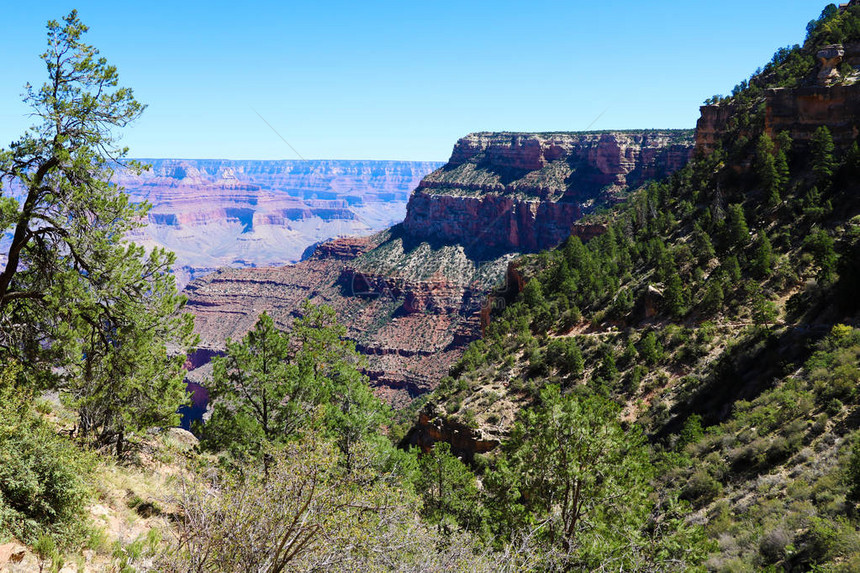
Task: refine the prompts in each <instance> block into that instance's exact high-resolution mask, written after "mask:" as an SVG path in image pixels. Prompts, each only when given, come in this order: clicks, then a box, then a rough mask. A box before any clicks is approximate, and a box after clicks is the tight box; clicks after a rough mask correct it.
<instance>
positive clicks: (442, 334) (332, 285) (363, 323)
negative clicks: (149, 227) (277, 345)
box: [185, 233, 484, 406]
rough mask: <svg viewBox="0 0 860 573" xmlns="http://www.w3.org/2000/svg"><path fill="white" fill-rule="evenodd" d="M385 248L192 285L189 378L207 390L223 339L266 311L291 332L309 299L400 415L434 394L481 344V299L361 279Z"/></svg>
mask: <svg viewBox="0 0 860 573" xmlns="http://www.w3.org/2000/svg"><path fill="white" fill-rule="evenodd" d="M383 241H388V242H389V243H394V242H395V241H394V240H393V239H392V238H391V236H390V233H387V234H383V235H381V236H374V237H368V238H364V239H337V240H334V241H331V242H326V243H323V244H322V245H320V246H319V247H317V249H316V251H315V253H314V255H313V256H311V257H310V258H309V259H308V260H305V261H302V262H299V263H297V264H295V265H289V266H283V267H270V268H258V269H221V270H219V271H218V272H215V273H212V274H210V275H207V276H205V277H202V278H200V279H197V280H195V281H192V282H191V283H190V284H189V285H188V287H187V288H186V291H185V292H186V294H187V295H188V297H189V302H188V309H189V310H190V311H191V312H192V313H193V314H194V315H195V327H196V330H197V332H198V333H199V334H200V335H201V348H200V350H199V351H198V352H197V353H195V355H193V356H192V357H191V360H190V361H189V366H193V367H194V369H193V370H192V371H191V372H190V373H189V379H190V380H192V381H194V382H204V383H205V381H206V376H207V375H208V373H209V371H208V369H207V367H208V364H207V362H208V360H209V358H211V356H212V355H213V354H215V353H217V352H218V351H220V350H222V349H223V348H224V341H225V340H226V339H227V338H228V337H231V338H233V339H238V338H240V337H242V336H244V335H245V333H247V332H248V331H249V330H250V329H251V328H253V326H254V323H255V322H256V320H257V318H258V317H259V315H260V314H261V313H262V312H263V311H266V312H268V313H269V314H270V315H271V316H272V318H273V319H274V320H275V323H276V324H277V325H278V326H279V327H281V328H284V329H289V328H290V325H291V324H292V321H293V320H295V318H296V317H297V316H298V311H299V308H300V305H301V303H302V301H304V300H305V299H309V300H310V301H311V302H313V303H315V304H328V305H330V306H332V307H334V309H335V310H336V312H337V316H338V320H339V321H340V322H341V323H342V324H343V325H345V326H346V328H347V336H348V337H349V338H350V339H352V340H354V341H355V342H356V347H357V349H358V350H359V351H360V352H361V353H362V354H364V355H365V356H366V357H367V360H368V366H367V368H366V370H365V373H366V374H367V375H368V376H369V378H370V380H371V383H372V384H373V385H374V386H375V387H376V389H377V393H378V394H379V395H380V396H381V397H383V398H385V399H386V400H388V401H389V402H391V403H392V404H395V405H400V406H402V405H405V404H407V403H408V402H409V400H411V399H412V398H414V397H415V396H418V395H420V394H423V393H426V392H428V391H430V390H432V389H433V388H434V387H435V385H436V383H437V382H438V380H439V379H440V378H442V377H443V376H444V375H445V374H447V371H448V368H449V367H450V366H451V364H452V363H453V362H454V361H455V360H457V359H458V358H459V356H460V354H461V352H462V348H463V347H464V346H465V345H466V344H468V343H469V342H471V341H472V340H474V339H475V338H476V337H477V336H478V333H479V328H478V321H479V317H478V311H479V306H480V304H481V301H482V298H481V295H482V294H483V292H484V291H483V290H481V288H479V287H473V286H471V285H469V284H466V283H464V282H456V281H453V280H447V279H445V278H442V276H441V274H439V273H438V272H437V273H435V274H436V277H435V278H433V277H432V276H431V277H430V278H428V279H426V280H422V279H416V278H413V279H406V278H404V277H403V276H397V275H396V273H390V274H387V275H383V274H371V273H366V272H364V271H363V270H361V269H362V268H363V264H366V261H365V262H364V263H362V261H360V259H361V257H362V255H364V254H372V251H373V247H374V246H378V245H379V244H380V243H381V242H383ZM463 260H465V259H463ZM198 357H200V359H199V360H198Z"/></svg>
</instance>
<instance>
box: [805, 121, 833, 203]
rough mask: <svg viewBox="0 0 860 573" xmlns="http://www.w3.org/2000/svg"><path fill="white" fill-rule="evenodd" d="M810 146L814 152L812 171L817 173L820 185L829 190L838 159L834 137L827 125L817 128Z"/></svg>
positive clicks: (816, 176) (812, 152)
mask: <svg viewBox="0 0 860 573" xmlns="http://www.w3.org/2000/svg"><path fill="white" fill-rule="evenodd" d="M809 147H810V152H811V154H812V172H813V173H814V174H815V178H816V181H817V183H818V186H819V187H820V188H821V189H824V190H827V189H829V188H830V183H831V181H832V179H833V172H834V170H835V169H836V161H835V159H834V158H833V151H834V149H835V147H834V145H833V137H832V136H831V135H830V130H829V129H827V126H825V125H822V126H821V127H819V128H818V129H816V130H815V133H814V134H813V135H812V140H811V141H810V142H809Z"/></svg>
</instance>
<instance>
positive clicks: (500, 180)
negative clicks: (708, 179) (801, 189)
mask: <svg viewBox="0 0 860 573" xmlns="http://www.w3.org/2000/svg"><path fill="white" fill-rule="evenodd" d="M692 150H693V140H692V133H690V132H688V131H645V132H610V133H549V134H521V133H473V134H470V135H468V136H466V137H464V138H462V139H461V140H460V141H458V142H457V145H456V146H455V147H454V152H453V153H452V155H451V159H450V161H449V162H448V163H447V164H446V165H444V166H443V167H442V168H440V169H438V170H436V171H434V172H433V173H431V174H429V175H428V176H427V177H425V178H424V179H423V180H422V181H421V184H420V185H419V186H418V189H416V191H415V193H414V194H413V196H412V198H411V199H410V201H409V205H408V207H407V213H406V220H405V221H404V229H405V230H406V232H407V233H408V234H410V235H411V236H412V237H414V238H416V239H420V240H429V241H440V242H443V243H459V244H465V245H467V246H469V245H475V246H476V247H483V248H489V249H496V250H499V251H516V252H534V251H539V250H541V249H547V248H552V247H554V246H556V245H558V244H559V243H560V242H561V241H563V240H564V239H565V238H567V237H568V236H569V235H570V229H571V225H572V224H573V223H574V222H575V221H576V220H577V219H579V218H580V217H581V216H582V214H583V212H584V211H585V210H587V209H588V208H589V207H591V206H592V205H593V204H594V203H595V202H597V201H602V202H611V201H612V200H613V198H614V197H615V196H616V195H617V194H618V193H619V192H620V191H622V190H625V189H628V188H635V187H637V186H639V185H641V184H642V183H643V182H644V181H646V180H647V179H652V178H659V177H662V176H665V175H667V174H669V173H672V172H673V171H675V170H677V169H679V168H680V167H682V166H683V165H685V164H686V162H687V161H688V160H689V158H690V156H691V154H692Z"/></svg>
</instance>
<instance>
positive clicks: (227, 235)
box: [114, 159, 439, 285]
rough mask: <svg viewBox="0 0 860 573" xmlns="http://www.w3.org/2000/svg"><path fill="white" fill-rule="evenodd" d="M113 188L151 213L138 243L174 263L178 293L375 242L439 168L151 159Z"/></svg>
mask: <svg viewBox="0 0 860 573" xmlns="http://www.w3.org/2000/svg"><path fill="white" fill-rule="evenodd" d="M142 161H143V162H144V163H148V164H150V165H152V169H151V170H150V171H147V172H144V173H142V174H139V175H137V174H134V173H132V172H130V171H120V172H118V173H117V174H116V176H115V177H114V181H115V182H116V183H117V184H119V185H121V186H123V187H125V188H126V191H127V192H128V193H129V194H130V195H131V197H132V200H133V201H144V200H145V201H148V202H149V203H150V204H152V206H153V207H152V209H151V210H150V213H149V220H148V225H147V226H146V228H144V229H142V230H140V231H138V232H137V233H135V234H134V235H133V236H132V239H133V240H135V241H136V242H139V243H142V244H145V245H150V246H154V245H158V246H163V247H167V248H168V249H170V250H172V251H174V252H175V253H176V254H177V264H176V266H175V272H176V274H177V278H178V279H179V282H180V285H184V284H185V283H186V282H187V281H188V280H190V279H191V278H194V277H196V276H200V275H202V274H204V273H207V272H211V271H213V270H215V269H216V268H219V267H226V266H229V267H246V266H265V265H273V264H284V263H292V262H296V261H298V260H299V259H300V258H301V255H302V253H303V251H304V250H305V249H306V248H307V246H308V245H310V244H312V243H316V242H318V241H321V240H324V239H328V238H331V237H336V236H342V235H368V234H371V233H373V232H376V231H379V230H382V229H384V228H386V227H388V226H390V225H393V224H394V223H397V222H399V221H401V220H402V218H403V215H404V213H405V210H406V201H407V199H408V198H409V194H410V192H411V191H412V189H414V188H415V186H416V185H417V184H418V182H419V181H420V180H421V178H422V177H423V176H424V175H426V174H427V173H429V172H430V171H432V170H433V169H435V168H436V167H438V166H439V164H438V163H434V162H400V161H226V160H206V159H146V160H142Z"/></svg>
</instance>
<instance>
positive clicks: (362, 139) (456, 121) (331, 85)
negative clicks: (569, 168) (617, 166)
mask: <svg viewBox="0 0 860 573" xmlns="http://www.w3.org/2000/svg"><path fill="white" fill-rule="evenodd" d="M824 6H825V3H823V2H818V1H807V0H802V1H801V0H798V1H785V0H781V1H777V0H767V1H758V2H752V1H749V0H746V1H739V0H721V1H720V2H701V1H698V0H691V1H688V2H680V1H674V0H673V1H668V0H652V1H649V2H641V1H639V2H634V1H627V0H603V1H599V2H594V1H589V2H580V1H571V0H568V1H566V2H564V1H559V2H551V1H544V0H529V1H520V2H509V1H505V0H492V1H468V0H460V1H449V0H438V1H434V2H406V1H403V0H400V1H396V2H378V1H375V0H364V1H362V2H355V1H354V0H353V1H333V0H332V1H329V0H316V1H310V2H293V1H290V0H282V1H276V2H255V1H253V0H246V1H245V2H237V1H236V0H230V1H219V0H207V1H205V2H201V1H196V0H189V1H185V2H177V3H174V2H167V1H160V0H159V1H150V2H116V1H115V0H112V1H110V2H105V1H86V0H79V1H77V2H73V3H72V2H68V1H55V0H38V1H35V2H34V1H31V2H15V3H12V2H8V3H7V5H6V6H5V7H4V10H3V18H2V21H0V55H2V61H3V76H4V80H3V82H2V85H0V145H2V146H6V145H8V143H9V142H10V141H12V140H13V139H15V138H16V137H17V136H18V135H19V134H20V133H21V132H22V131H23V130H24V129H25V128H26V127H27V125H28V124H29V120H28V118H27V117H26V114H27V108H26V106H25V105H24V104H23V103H21V101H20V94H21V92H22V86H23V85H24V83H26V82H27V81H30V82H32V83H34V84H36V83H41V82H42V81H43V78H44V68H43V66H42V63H41V61H40V60H39V59H38V54H40V53H41V52H42V51H43V49H44V44H45V28H44V26H45V23H46V22H47V20H48V19H51V18H60V17H61V16H63V15H64V14H67V13H68V12H69V11H70V10H71V9H72V8H77V9H78V11H79V13H80V16H81V19H82V20H83V21H84V23H86V24H87V25H89V26H90V33H89V34H88V41H89V42H90V43H92V44H94V45H95V46H97V47H98V48H99V49H100V50H101V52H102V55H104V56H106V57H107V58H108V60H109V61H110V62H111V63H113V64H115V65H117V66H118V68H119V72H120V77H121V80H122V83H123V84H124V85H127V86H130V87H132V88H134V90H135V93H136V94H137V97H138V99H139V100H141V101H142V102H144V103H146V104H148V106H149V107H148V109H147V111H146V113H145V114H144V116H143V117H142V118H141V119H140V120H139V121H138V122H137V123H135V124H134V125H133V126H132V127H130V128H128V129H127V130H125V132H124V142H125V144H126V145H128V146H130V147H131V151H132V153H131V155H132V156H135V157H186V158H233V159H252V158H253V159H291V158H295V157H296V154H295V153H294V152H293V150H291V149H290V148H289V147H288V146H287V145H286V144H285V143H284V142H283V141H282V140H281V139H280V138H279V136H278V135H276V134H275V133H274V132H273V131H272V129H270V128H269V127H268V126H267V125H266V123H264V121H263V120H261V119H260V117H258V115H257V113H259V114H260V115H261V116H262V117H263V118H265V120H266V121H268V122H269V123H270V124H271V125H272V126H273V127H274V128H275V129H276V130H277V131H278V132H279V133H280V134H281V136H283V138H284V139H286V140H287V141H289V142H290V144H292V146H293V147H294V148H295V149H296V150H297V151H298V152H299V153H300V154H301V155H302V156H303V157H305V158H307V159H403V160H407V159H409V160H445V159H447V157H448V155H449V154H450V151H451V148H452V146H453V145H454V142H455V141H456V140H457V138H459V137H461V136H463V135H465V134H466V133H469V132H472V131H493V130H496V131H501V130H505V131H568V130H570V131H575V130H582V129H585V128H588V127H589V126H591V128H592V129H622V128H670V127H671V128H692V127H693V126H694V125H695V122H696V119H697V117H698V106H699V105H700V104H701V102H702V101H703V100H704V99H705V98H707V97H709V96H711V95H713V94H715V93H726V92H728V91H731V88H732V86H734V85H735V84H736V83H737V82H738V81H740V80H742V79H744V78H746V77H748V76H749V75H750V73H752V72H753V71H754V70H755V68H756V67H758V66H759V65H763V64H764V63H765V62H767V61H768V60H769V59H770V56H771V55H772V54H773V52H774V51H775V50H776V49H777V48H779V47H781V46H785V45H788V44H793V43H799V42H802V40H803V37H804V34H805V26H806V23H807V22H808V21H809V20H811V19H813V18H816V17H817V16H818V15H819V14H820V12H821V10H822V9H823V8H824ZM601 114H603V115H601ZM595 120H596V121H595Z"/></svg>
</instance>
